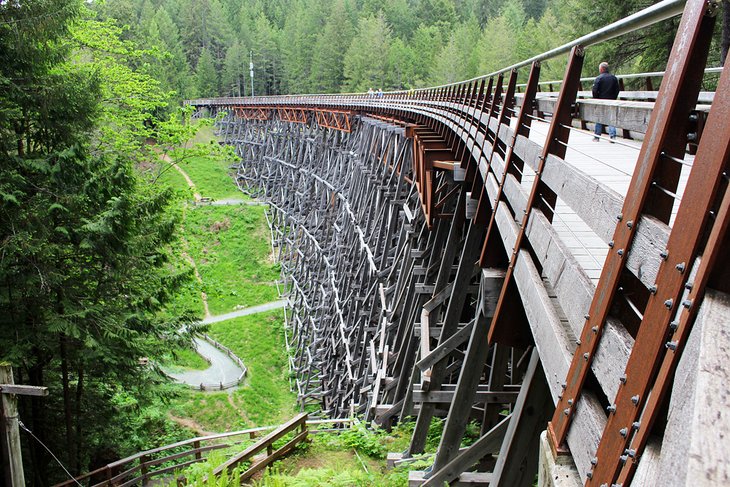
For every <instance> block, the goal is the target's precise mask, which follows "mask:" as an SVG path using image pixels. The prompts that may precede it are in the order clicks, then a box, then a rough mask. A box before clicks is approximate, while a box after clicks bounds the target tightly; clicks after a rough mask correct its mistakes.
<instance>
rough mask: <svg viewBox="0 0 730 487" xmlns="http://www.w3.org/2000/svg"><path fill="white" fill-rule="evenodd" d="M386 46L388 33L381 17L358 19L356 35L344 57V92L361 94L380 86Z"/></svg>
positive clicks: (381, 84)
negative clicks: (358, 92)
mask: <svg viewBox="0 0 730 487" xmlns="http://www.w3.org/2000/svg"><path fill="white" fill-rule="evenodd" d="M390 42H391V30H390V27H389V26H388V24H387V23H386V22H385V18H384V17H383V15H382V14H380V15H378V16H377V17H363V18H361V19H360V22H359V24H358V32H357V34H356V35H355V37H354V38H353V40H352V43H351V44H350V48H349V49H348V50H347V54H346V55H345V68H344V69H345V79H346V82H345V86H346V89H347V90H349V91H360V92H363V91H367V90H368V89H369V88H375V89H377V88H378V87H382V86H383V83H384V82H385V80H386V73H385V67H386V66H387V64H386V63H385V62H384V61H385V60H386V59H387V55H388V51H389V49H390Z"/></svg>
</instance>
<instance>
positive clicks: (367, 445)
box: [339, 423, 386, 458]
mask: <svg viewBox="0 0 730 487" xmlns="http://www.w3.org/2000/svg"><path fill="white" fill-rule="evenodd" d="M379 436H380V435H379V433H378V432H376V431H374V430H369V429H367V428H366V427H365V425H364V424H363V423H357V424H354V425H352V427H350V428H349V429H347V430H345V432H344V433H341V434H340V436H339V439H340V441H341V443H342V444H343V445H344V446H346V447H348V448H354V449H355V450H357V451H358V452H360V453H364V454H365V455H368V456H369V457H373V458H385V454H386V449H385V446H384V445H383V443H382V442H381V441H380V437H379Z"/></svg>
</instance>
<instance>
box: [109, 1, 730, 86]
mask: <svg viewBox="0 0 730 487" xmlns="http://www.w3.org/2000/svg"><path fill="white" fill-rule="evenodd" d="M653 3H656V2H653V1H651V0H630V1H625V2H594V1H589V0H561V1H557V0H265V1H264V0H253V1H244V2H242V1H240V0H115V1H107V2H99V1H98V0H97V1H96V2H95V8H96V9H97V10H98V11H99V14H100V15H101V16H102V17H104V18H114V19H116V22H117V23H118V25H119V26H124V27H125V37H127V38H129V39H134V40H136V41H137V42H139V43H144V45H146V46H149V47H150V48H153V49H155V48H156V49H159V50H160V52H165V53H166V54H165V56H163V57H161V58H158V59H155V60H150V62H149V63H148V65H147V68H146V69H148V70H149V72H150V73H154V75H155V77H156V78H157V79H160V81H161V82H162V84H163V86H164V88H165V89H167V90H175V91H176V92H177V93H178V95H179V97H180V98H181V99H182V98H191V97H198V96H201V97H208V96H239V95H240V96H248V95H250V94H251V89H252V83H251V78H250V75H249V63H250V62H252V63H253V65H254V76H253V92H254V94H256V95H270V94H287V93H291V94H294V93H336V92H353V91H357V92H363V91H367V90H368V89H369V88H374V89H378V88H381V89H383V90H394V89H411V88H419V87H425V86H433V85H440V84H443V83H450V82H454V81H459V80H464V79H469V78H472V77H474V76H477V75H481V74H486V73H490V72H493V71H495V70H497V69H500V68H503V67H505V66H508V65H510V64H512V63H515V62H517V61H520V60H523V59H527V58H529V57H531V56H533V55H535V54H539V53H541V52H544V51H547V50H549V49H550V48H553V47H556V46H558V45H561V44H562V43H564V42H567V41H569V40H572V39H574V38H576V37H578V36H581V35H583V34H586V33H588V32H591V31H593V30H595V29H597V28H599V27H602V26H604V25H606V24H607V23H610V22H612V21H615V20H618V19H621V18H623V17H626V16H627V15H630V14H632V13H634V12H636V11H638V10H641V9H642V8H646V7H648V6H649V5H651V4H653ZM726 10H727V9H726ZM677 23H678V20H677V19H675V20H672V21H669V24H671V26H670V28H667V24H666V23H663V24H661V25H659V26H656V27H652V28H649V29H644V30H643V31H641V32H638V33H635V34H631V35H629V36H624V38H622V39H621V40H618V41H613V42H609V43H605V44H602V45H600V46H598V47H595V48H591V49H589V50H588V53H587V55H588V59H587V62H586V63H585V66H586V67H585V68H584V69H585V73H584V75H585V76H590V75H595V74H596V73H595V72H594V71H595V70H596V66H597V65H598V63H599V62H600V61H604V60H605V61H608V62H609V63H610V64H611V65H612V66H614V67H615V68H616V69H615V70H616V71H618V72H642V71H656V70H662V69H663V67H664V64H665V63H666V59H667V56H668V54H669V50H670V48H671V42H672V40H673V38H674V32H673V31H674V29H675V28H676V25H677ZM718 32H719V29H718ZM718 39H719V33H718ZM715 51H716V52H715V54H713V57H714V59H711V62H710V65H718V64H719V58H720V56H719V49H715ZM563 60H564V59H558V60H555V61H548V62H547V63H545V65H544V66H543V79H548V78H549V79H561V78H562V74H563V69H564V63H563Z"/></svg>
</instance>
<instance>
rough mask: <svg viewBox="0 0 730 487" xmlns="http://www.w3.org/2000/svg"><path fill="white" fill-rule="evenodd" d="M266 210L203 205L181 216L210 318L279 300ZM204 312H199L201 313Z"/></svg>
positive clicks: (187, 246)
mask: <svg viewBox="0 0 730 487" xmlns="http://www.w3.org/2000/svg"><path fill="white" fill-rule="evenodd" d="M269 239H270V237H269V230H268V227H267V226H266V220H265V219H264V207H262V206H248V205H233V206H201V207H198V208H195V209H191V210H188V211H187V212H186V216H185V243H184V244H183V245H184V247H181V248H185V249H186V250H187V252H188V253H189V254H190V256H191V257H192V259H193V260H194V261H195V263H196V265H197V268H198V271H199V272H200V275H201V277H202V280H203V288H202V289H203V290H204V291H205V293H206V295H207V296H208V305H209V307H210V311H211V313H212V314H214V315H216V314H223V313H228V312H231V311H235V310H236V309H237V308H242V307H249V306H254V305H257V304H262V303H266V302H269V301H275V300H276V299H278V294H277V292H276V287H275V285H274V281H275V280H276V279H278V277H279V268H278V266H277V265H275V264H274V263H273V262H272V261H270V260H269V255H270V252H271V248H270V246H269ZM200 311H201V312H202V309H201V310H200Z"/></svg>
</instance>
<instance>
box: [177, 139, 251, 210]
mask: <svg viewBox="0 0 730 487" xmlns="http://www.w3.org/2000/svg"><path fill="white" fill-rule="evenodd" d="M192 142H193V143H196V144H218V140H217V138H216V137H215V135H214V133H213V128H212V127H203V128H201V129H200V130H199V131H198V133H197V134H196V136H195V138H194V139H193V141H192ZM173 159H174V160H175V161H176V162H177V165H178V166H179V167H180V168H181V169H182V170H183V171H185V172H186V173H187V175H188V176H189V177H190V179H191V180H192V181H193V184H195V188H196V191H197V192H199V193H200V194H201V196H203V197H208V198H213V199H225V198H236V199H244V200H250V199H251V198H249V197H248V196H246V195H245V194H243V193H242V192H241V191H240V190H239V189H238V187H237V186H236V184H235V182H234V180H233V176H234V170H233V169H231V167H230V166H231V164H232V163H233V162H235V160H230V159H224V158H212V157H200V156H195V155H192V153H191V154H190V155H189V154H186V153H185V151H184V150H179V151H176V152H175V154H174V157H173ZM170 172H175V173H177V174H179V172H178V171H175V170H174V169H173V170H172V171H166V173H170ZM169 177H170V179H171V180H172V181H174V183H175V184H174V186H173V187H175V188H179V189H185V188H187V187H188V184H187V182H186V181H185V179H184V178H182V176H180V178H177V177H173V176H169Z"/></svg>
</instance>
